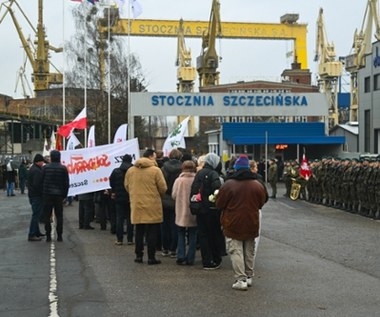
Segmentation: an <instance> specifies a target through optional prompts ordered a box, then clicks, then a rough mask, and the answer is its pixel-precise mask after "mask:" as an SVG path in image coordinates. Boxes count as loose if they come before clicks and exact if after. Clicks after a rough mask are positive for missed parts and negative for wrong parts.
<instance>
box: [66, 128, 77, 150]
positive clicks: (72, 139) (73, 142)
mask: <svg viewBox="0 0 380 317" xmlns="http://www.w3.org/2000/svg"><path fill="white" fill-rule="evenodd" d="M79 144H80V142H79V140H78V138H77V137H76V136H75V134H74V133H73V132H71V133H70V136H69V139H68V140H67V145H66V150H74V149H75V147H76V146H77V145H79Z"/></svg>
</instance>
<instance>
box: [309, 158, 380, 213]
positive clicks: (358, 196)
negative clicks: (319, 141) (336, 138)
mask: <svg viewBox="0 0 380 317" xmlns="http://www.w3.org/2000/svg"><path fill="white" fill-rule="evenodd" d="M310 167H311V170H312V176H311V178H310V179H309V180H308V182H307V184H306V189H307V200H308V201H309V202H311V203H316V204H324V205H325V206H328V207H333V208H339V209H342V210H345V211H348V212H351V213H357V214H360V215H362V216H365V217H370V218H374V219H380V208H379V206H380V159H379V158H377V159H373V158H362V159H348V158H345V159H337V158H332V157H326V158H323V159H322V160H320V161H319V160H316V161H314V162H311V163H310Z"/></svg>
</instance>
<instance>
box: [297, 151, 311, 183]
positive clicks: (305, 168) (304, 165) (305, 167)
mask: <svg viewBox="0 0 380 317" xmlns="http://www.w3.org/2000/svg"><path fill="white" fill-rule="evenodd" d="M300 174H301V176H302V177H303V178H305V179H306V180H309V178H310V176H311V169H310V166H309V164H308V162H307V158H306V155H305V154H303V156H302V162H301V167H300Z"/></svg>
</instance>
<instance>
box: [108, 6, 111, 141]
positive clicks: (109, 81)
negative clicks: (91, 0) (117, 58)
mask: <svg viewBox="0 0 380 317" xmlns="http://www.w3.org/2000/svg"><path fill="white" fill-rule="evenodd" d="M110 11H111V0H108V34H107V37H108V38H107V39H108V144H111V30H110V27H111V25H110V20H111V12H110Z"/></svg>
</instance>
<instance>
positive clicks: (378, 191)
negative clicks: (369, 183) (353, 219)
mask: <svg viewBox="0 0 380 317" xmlns="http://www.w3.org/2000/svg"><path fill="white" fill-rule="evenodd" d="M375 199H376V211H375V216H374V218H375V219H377V220H378V219H380V158H379V159H378V160H377V166H376V177H375Z"/></svg>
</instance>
